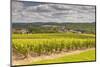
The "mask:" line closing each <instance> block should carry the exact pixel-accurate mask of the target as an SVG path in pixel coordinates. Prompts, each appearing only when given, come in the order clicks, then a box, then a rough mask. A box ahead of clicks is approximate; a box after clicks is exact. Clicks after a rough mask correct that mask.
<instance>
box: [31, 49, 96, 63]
mask: <svg viewBox="0 0 100 67" xmlns="http://www.w3.org/2000/svg"><path fill="white" fill-rule="evenodd" d="M94 60H96V59H95V50H88V51H86V52H82V53H80V54H74V55H68V56H64V57H61V58H55V59H50V60H42V61H38V62H33V63H32V64H48V63H63V62H81V61H94Z"/></svg>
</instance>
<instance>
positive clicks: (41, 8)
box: [12, 1, 95, 23]
mask: <svg viewBox="0 0 100 67" xmlns="http://www.w3.org/2000/svg"><path fill="white" fill-rule="evenodd" d="M12 22H19V23H20V22H25V23H28V22H95V7H94V6H79V5H64V4H52V3H49V4H48V3H37V2H26V1H25V2H19V1H12Z"/></svg>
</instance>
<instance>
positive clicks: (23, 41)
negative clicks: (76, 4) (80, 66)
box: [12, 32, 95, 64]
mask: <svg viewBox="0 0 100 67" xmlns="http://www.w3.org/2000/svg"><path fill="white" fill-rule="evenodd" d="M90 48H95V35H94V34H77V33H71V32H69V33H42V34H41V33H40V34H39V33H37V34H13V35H12V49H13V55H14V56H16V57H17V58H21V59H22V58H23V59H28V58H30V57H39V56H44V55H45V56H47V55H51V54H60V53H61V52H70V51H75V50H85V49H90ZM91 52H92V51H89V52H86V54H87V55H88V54H89V53H91ZM17 55H20V56H17ZM80 55H82V56H84V54H79V55H75V58H76V59H75V58H74V55H73V56H70V57H72V59H73V58H74V59H75V60H74V59H73V60H70V57H68V56H67V57H68V58H69V59H68V58H66V56H65V57H63V58H64V59H65V58H66V59H65V60H61V62H73V61H79V60H81V61H88V59H90V60H92V59H93V60H95V58H92V57H91V58H88V57H87V59H85V60H83V58H81V57H80ZM93 55H95V54H94V51H93ZM76 56H77V57H80V58H79V60H78V59H77V57H76ZM54 60H55V59H54ZM56 60H59V62H60V58H59V59H56ZM69 60H70V61H69ZM49 61H50V62H49ZM52 61H53V60H47V61H43V62H44V63H46V62H47V63H52ZM39 63H40V64H41V61H40V62H39ZM39 63H38V62H37V63H36V64H39ZM53 63H56V61H54V62H53ZM33 64H34V63H33Z"/></svg>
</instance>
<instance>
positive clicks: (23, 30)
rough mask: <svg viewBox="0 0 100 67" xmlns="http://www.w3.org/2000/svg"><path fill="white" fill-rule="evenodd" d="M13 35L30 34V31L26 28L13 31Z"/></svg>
mask: <svg viewBox="0 0 100 67" xmlns="http://www.w3.org/2000/svg"><path fill="white" fill-rule="evenodd" d="M12 32H13V33H19V34H26V33H28V30H27V29H25V28H17V29H13V30H12Z"/></svg>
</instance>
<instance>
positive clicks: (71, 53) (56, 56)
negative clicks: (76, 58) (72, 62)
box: [12, 48, 95, 65]
mask: <svg viewBox="0 0 100 67" xmlns="http://www.w3.org/2000/svg"><path fill="white" fill-rule="evenodd" d="M94 49H95V48H90V49H85V50H75V51H70V52H61V53H59V54H52V55H49V56H39V57H30V58H28V59H24V60H14V59H13V58H12V65H27V64H31V63H32V62H35V61H41V60H46V59H54V58H59V57H63V56H67V55H73V54H79V53H81V52H85V51H88V50H94ZM13 57H14V56H13Z"/></svg>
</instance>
